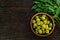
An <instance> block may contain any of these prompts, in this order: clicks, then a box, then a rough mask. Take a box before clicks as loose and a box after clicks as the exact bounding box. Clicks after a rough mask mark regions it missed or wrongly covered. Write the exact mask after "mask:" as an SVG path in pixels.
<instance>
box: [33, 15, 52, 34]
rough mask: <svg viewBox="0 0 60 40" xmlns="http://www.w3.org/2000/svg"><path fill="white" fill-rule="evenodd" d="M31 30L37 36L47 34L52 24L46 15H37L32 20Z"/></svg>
mask: <svg viewBox="0 0 60 40" xmlns="http://www.w3.org/2000/svg"><path fill="white" fill-rule="evenodd" d="M32 28H33V29H34V31H35V33H37V34H49V33H50V32H51V30H52V23H51V21H50V20H49V18H48V16H46V15H37V16H35V17H34V19H33V20H32Z"/></svg>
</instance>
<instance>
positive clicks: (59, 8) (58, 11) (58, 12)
mask: <svg viewBox="0 0 60 40" xmlns="http://www.w3.org/2000/svg"><path fill="white" fill-rule="evenodd" d="M59 14H60V7H58V8H57V10H56V15H59Z"/></svg>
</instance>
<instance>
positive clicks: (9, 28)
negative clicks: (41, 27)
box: [0, 0, 60, 40]
mask: <svg viewBox="0 0 60 40" xmlns="http://www.w3.org/2000/svg"><path fill="white" fill-rule="evenodd" d="M32 3H33V0H0V40H60V29H59V28H58V27H57V26H56V27H55V30H54V32H53V33H52V34H51V35H50V36H48V37H38V36H36V35H34V34H33V32H32V31H31V29H30V25H29V23H30V19H31V17H32V16H33V15H34V14H35V13H33V12H32V10H31V6H32Z"/></svg>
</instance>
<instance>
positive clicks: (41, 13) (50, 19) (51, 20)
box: [30, 12, 55, 37]
mask: <svg viewBox="0 0 60 40" xmlns="http://www.w3.org/2000/svg"><path fill="white" fill-rule="evenodd" d="M39 15H46V16H47V17H48V19H49V21H50V22H51V23H52V29H51V31H50V33H48V34H38V33H36V32H35V30H34V28H33V27H32V25H33V23H32V20H33V19H34V18H35V17H36V16H39ZM30 28H31V30H32V32H33V33H34V34H35V35H37V36H42V37H45V36H49V35H50V34H51V33H52V32H53V30H54V28H55V23H54V20H53V18H52V17H51V16H50V15H49V14H47V13H44V12H40V13H36V14H35V15H33V17H32V18H31V20H30Z"/></svg>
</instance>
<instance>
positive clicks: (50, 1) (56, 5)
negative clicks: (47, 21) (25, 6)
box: [32, 0, 60, 22]
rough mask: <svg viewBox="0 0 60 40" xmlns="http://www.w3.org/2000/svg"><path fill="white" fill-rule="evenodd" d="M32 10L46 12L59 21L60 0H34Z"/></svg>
mask: <svg viewBox="0 0 60 40" xmlns="http://www.w3.org/2000/svg"><path fill="white" fill-rule="evenodd" d="M32 10H34V11H36V12H46V13H48V14H50V15H51V16H52V17H53V19H54V20H55V21H57V22H59V21H60V0H34V2H33V5H32Z"/></svg>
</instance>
